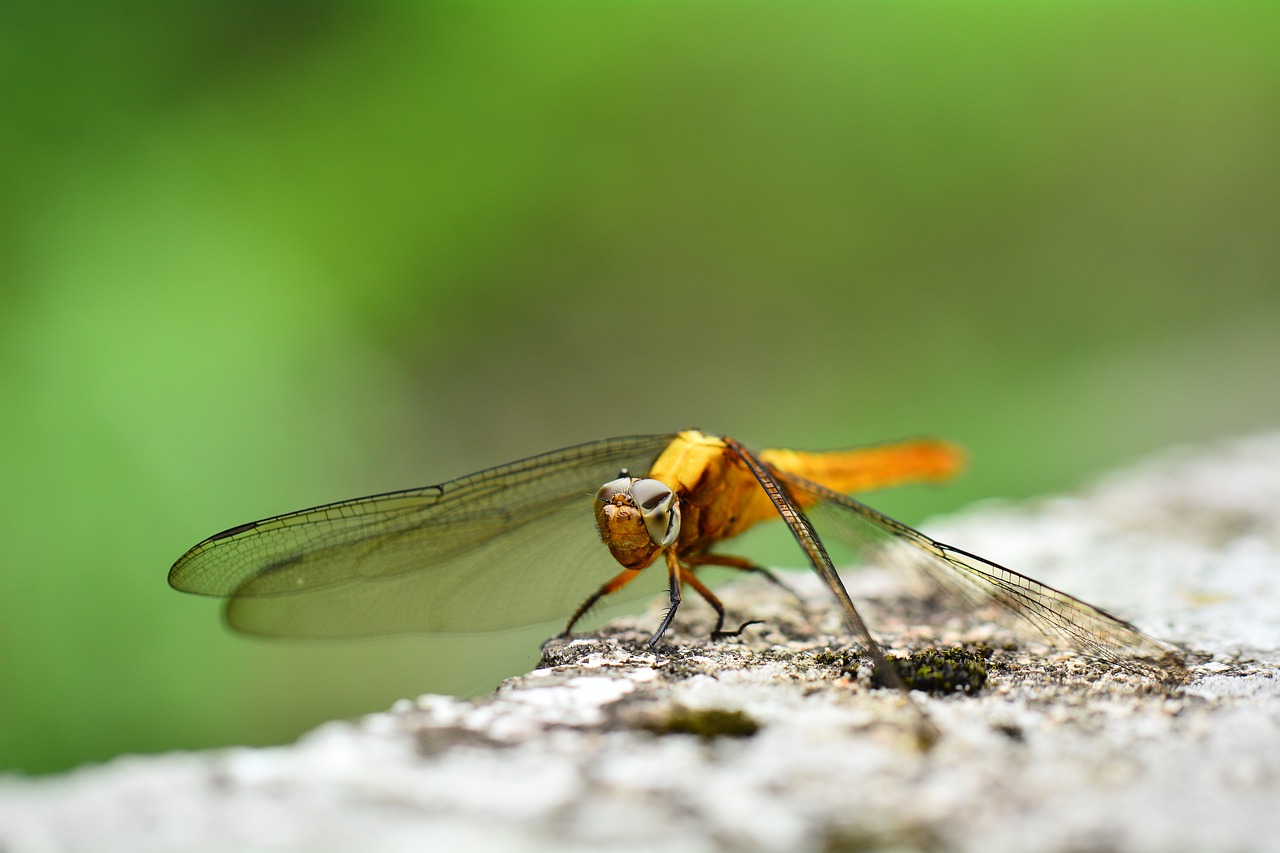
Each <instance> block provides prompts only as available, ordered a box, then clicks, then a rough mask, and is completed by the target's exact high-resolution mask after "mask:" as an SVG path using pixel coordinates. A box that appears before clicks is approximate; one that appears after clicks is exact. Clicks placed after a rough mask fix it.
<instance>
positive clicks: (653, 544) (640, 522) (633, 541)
mask: <svg viewBox="0 0 1280 853" xmlns="http://www.w3.org/2000/svg"><path fill="white" fill-rule="evenodd" d="M622 474H623V476H620V477H619V478H618V479H616V480H610V481H609V482H607V483H605V484H604V485H603V486H601V487H600V490H599V491H598V492H596V524H597V525H598V526H599V528H600V538H601V539H603V540H604V544H605V545H607V546H608V547H609V550H610V551H611V552H612V553H613V556H614V559H616V560H617V561H618V562H619V563H621V564H622V565H624V566H626V567H627V568H629V569H643V568H644V567H645V566H647V565H649V564H650V563H652V562H653V561H654V560H655V559H656V558H657V556H658V554H659V553H660V552H661V551H662V549H663V548H667V547H669V546H671V545H674V544H675V541H676V539H677V538H678V537H679V536H680V499H679V498H678V497H677V496H676V493H675V491H674V490H673V489H672V488H671V487H670V486H668V485H667V484H666V483H663V482H661V481H659V480H648V479H641V478H639V477H630V476H627V475H626V472H625V471H624V472H622Z"/></svg>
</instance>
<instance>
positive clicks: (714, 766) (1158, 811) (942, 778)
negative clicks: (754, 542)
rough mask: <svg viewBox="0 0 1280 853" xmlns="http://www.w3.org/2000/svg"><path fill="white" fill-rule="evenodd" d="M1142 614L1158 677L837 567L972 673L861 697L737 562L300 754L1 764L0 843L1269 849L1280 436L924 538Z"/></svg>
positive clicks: (841, 648) (772, 590)
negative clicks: (1164, 646) (676, 600)
mask: <svg viewBox="0 0 1280 853" xmlns="http://www.w3.org/2000/svg"><path fill="white" fill-rule="evenodd" d="M925 529H926V530H927V531H928V532H930V533H931V534H932V535H934V536H935V537H937V538H939V539H941V540H942V541H945V542H951V543H954V544H957V545H961V546H962V547H964V548H966V549H967V550H971V551H974V552H976V553H980V554H984V555H988V556H991V557H993V558H995V559H997V560H999V561H1000V562H1002V563H1004V564H1006V565H1010V566H1013V567H1016V568H1018V569H1019V570H1020V571H1023V572H1024V573H1026V574H1029V575H1031V576H1033V577H1036V578H1037V579H1039V580H1042V581H1045V582H1048V583H1052V584H1054V585H1056V586H1059V587H1061V588H1064V589H1066V590H1068V591H1070V592H1072V593H1073V594H1076V595H1078V596H1080V597H1081V598H1084V599H1085V600H1087V601H1091V602H1094V603H1097V604H1100V605H1102V606H1105V607H1107V608H1108V609H1109V610H1111V611H1112V612H1115V613H1117V614H1118V615H1121V616H1122V617H1124V618H1126V619H1129V620H1131V621H1133V622H1135V623H1137V624H1138V625H1140V626H1141V627H1142V628H1143V629H1144V630H1146V631H1147V632H1148V633H1150V634H1152V635H1154V636H1157V637H1159V638H1161V639H1163V640H1166V641H1168V642H1170V643H1172V644H1173V645H1174V646H1175V647H1176V648H1178V649H1179V650H1180V652H1181V653H1182V654H1183V655H1184V656H1185V657H1186V659H1187V662H1188V666H1189V669H1190V674H1191V677H1190V680H1189V682H1188V683H1187V684H1185V685H1180V686H1170V685H1166V684H1161V683H1158V682H1155V681H1153V680H1151V679H1150V678H1147V677H1144V676H1143V675H1142V674H1140V673H1135V672H1129V671H1117V670H1113V669H1110V668H1107V667H1105V666H1103V665H1100V664H1097V663H1093V662H1090V661H1087V660H1082V659H1080V658H1078V657H1075V656H1072V655H1070V654H1067V653H1064V652H1061V651H1059V650H1054V649H1049V648H1046V647H1044V646H1043V645H1040V644H1037V643H1034V642H1027V641H1026V640H1025V639H1019V638H1010V637H1008V636H1006V635H1005V634H1004V633H1003V632H1002V629H999V628H997V627H995V626H993V625H990V624H983V623H981V622H979V623H976V624H974V623H973V622H972V621H967V620H965V619H964V618H962V617H963V614H949V613H943V612H934V611H933V610H932V609H931V608H932V606H933V605H932V603H931V602H929V603H922V602H921V601H920V600H918V599H913V598H912V597H911V594H910V590H909V589H907V588H905V587H903V586H901V585H900V584H899V582H898V581H897V580H896V579H895V578H893V577H892V576H889V575H886V574H884V573H880V572H878V571H876V570H874V569H869V570H866V571H862V572H850V573H848V574H846V580H847V582H848V584H849V587H850V591H851V592H852V593H853V595H854V597H855V599H857V600H858V601H859V602H860V604H865V610H866V611H867V613H868V614H871V613H875V614H877V619H876V620H875V622H874V625H873V629H874V630H875V632H876V634H877V636H878V637H879V638H880V640H881V641H882V642H883V644H884V645H885V647H886V648H887V649H888V650H891V651H894V652H898V653H910V652H913V651H918V650H920V649H923V648H926V647H928V646H931V645H938V646H943V647H946V646H951V645H957V644H969V645H970V646H972V645H973V644H977V643H982V644H985V645H986V646H988V647H990V648H991V649H992V651H991V653H990V655H989V657H988V658H987V664H988V668H989V673H988V680H987V684H986V686H985V687H984V688H982V689H981V690H979V691H978V692H976V693H975V694H973V695H966V694H965V693H964V692H962V691H960V692H956V693H952V694H949V695H948V694H945V693H942V694H924V693H920V692H916V693H914V694H913V700H914V702H915V703H916V705H918V707H919V708H920V709H922V710H923V711H924V712H925V713H926V714H927V715H928V718H929V719H930V720H932V722H933V724H934V725H935V726H936V727H937V728H938V730H939V731H940V733H941V736H940V737H939V738H938V740H937V741H936V743H935V744H934V745H933V746H932V748H929V749H924V748H921V746H920V744H919V742H918V741H917V739H916V738H914V737H913V736H912V731H913V724H912V721H913V719H914V712H913V711H912V709H911V707H910V706H909V705H908V704H907V703H906V702H905V701H904V699H903V697H902V696H901V695H900V694H897V693H895V692H893V691H891V690H878V689H873V688H872V687H871V684H870V667H869V666H867V665H865V663H864V662H863V661H862V660H861V658H860V657H859V656H858V654H857V652H856V650H852V649H851V647H850V646H849V643H848V640H847V638H846V637H845V636H844V634H843V632H842V630H841V627H840V623H839V621H838V619H837V616H836V613H835V611H834V608H833V607H831V606H829V604H828V600H829V599H828V593H827V592H826V590H825V589H824V588H823V587H822V585H821V583H820V581H819V580H818V579H817V578H816V577H815V576H811V575H808V574H796V575H788V576H787V580H788V582H789V583H790V584H791V585H792V586H793V587H794V588H795V589H796V591H797V592H798V593H799V597H800V598H801V601H800V602H797V601H795V600H793V599H791V598H790V597H788V596H787V595H785V594H783V593H782V592H781V591H780V590H778V589H777V588H776V587H774V586H773V585H771V584H768V583H766V582H764V581H763V580H760V579H755V578H747V579H744V580H742V581H738V582H735V583H732V584H729V585H727V586H725V587H723V588H722V589H723V592H724V596H723V597H724V599H725V603H726V604H727V605H728V607H729V610H730V612H731V614H732V615H741V616H742V617H744V618H745V617H750V618H756V619H763V620H765V621H764V624H762V625H757V626H752V627H750V628H748V629H747V630H746V631H745V632H744V633H743V635H742V636H741V637H739V638H737V639H734V640H728V641H717V642H711V641H708V640H706V639H704V638H705V637H706V634H707V632H708V630H709V629H710V619H709V616H708V614H707V613H706V611H705V608H703V607H700V606H699V605H698V604H696V603H695V602H693V601H692V600H690V601H689V602H688V603H687V605H686V607H685V608H684V609H682V611H681V614H680V618H679V619H678V620H677V622H676V626H675V629H674V631H673V632H672V633H671V635H670V636H669V639H670V642H669V643H667V644H664V645H662V646H660V647H659V648H658V650H657V651H649V650H648V649H646V648H645V646H644V643H643V641H644V639H646V637H647V636H648V632H649V630H651V629H652V626H653V625H654V624H655V622H656V619H657V613H658V611H657V610H654V611H651V612H650V613H648V614H646V615H644V616H641V617H637V618H633V619H626V620H619V621H617V622H614V623H611V624H610V625H608V626H606V627H605V628H604V629H603V630H601V631H600V632H598V633H597V634H596V635H593V636H591V637H585V638H578V639H573V640H567V641H553V642H551V643H549V644H548V645H547V647H546V649H545V653H544V659H543V661H542V664H541V666H540V668H538V669H536V670H534V671H533V672H531V673H529V674H527V675H524V676H521V677H518V678H514V679H511V680H510V681H508V682H506V683H505V684H503V685H502V686H501V687H500V688H499V689H498V690H497V691H496V692H495V693H494V694H493V695H491V696H489V697H485V698H483V699H480V700H474V701H473V700H463V699H455V698H450V697H445V696H422V697H420V698H418V699H417V700H414V701H402V702H399V703H397V704H396V706H395V707H393V708H392V709H390V710H389V711H387V712H386V713H380V714H373V715H370V716H368V717H366V718H364V719H362V720H359V721H357V722H354V723H331V724H328V725H326V726H322V727H320V728H318V729H316V730H315V731H312V732H310V733H309V734H307V735H305V736H304V737H303V738H301V739H300V740H299V741H298V742H297V743H296V744H293V745H291V746H287V747H279V748H272V749H228V750H222V751H216V752H210V753H203V754H174V755H165V756H156V757H122V758H119V759H117V760H115V761H112V762H110V763H108V764H106V765H103V766H98V767H88V768H84V769H81V770H77V771H74V772H71V773H68V774H64V775H61V776H56V777H50V778H43V779H35V780H31V779H22V778H17V777H8V778H0V851H4V853H28V852H29V851H30V852H31V853H34V851H110V850H129V851H136V852H137V853H142V852H143V851H161V850H163V851H176V850H183V851H197V850H211V851H212V850H229V849H235V850H253V851H258V850H261V851H285V850H307V851H311V850H362V851H363V850H379V851H399V850H405V851H409V850H413V851H420V850H424V849H446V850H447V849H468V850H517V851H524V850H528V851H540V850H548V851H550V850H557V851H561V850H656V849H661V850H663V851H667V853H675V851H710V850H729V849H731V850H787V851H806V850H808V851H834V850H868V849H901V850H914V849H946V850H982V851H991V850H1028V849H1035V850H1053V851H1056V850H1062V851H1068V850H1080V849H1113V850H1151V849H1160V850H1173V849H1214V850H1263V849H1280V809H1277V808H1276V804H1277V803H1280V434H1277V435H1267V436H1260V437H1255V438H1250V439H1245V440H1238V441H1234V442H1231V443H1223V444H1222V445H1220V446H1216V447H1207V448H1206V447H1202V448H1196V449H1183V450H1177V451H1172V452H1169V453H1166V454H1163V455H1161V456H1159V457H1158V458H1154V459H1151V460H1149V461H1147V462H1144V463H1142V464H1139V465H1137V466H1135V467H1132V468H1130V469H1127V470H1124V471H1121V472H1117V473H1115V474H1114V475H1112V476H1110V477H1108V478H1106V479H1104V480H1102V481H1100V482H1099V483H1097V484H1096V485H1095V486H1094V487H1092V488H1090V489H1088V490H1086V491H1084V492H1082V493H1080V494H1077V495H1072V496H1066V497H1054V498H1048V499H1043V500H1039V501H1035V502H1032V503H1029V504H1026V505H1019V506H1011V505H1000V504H989V505H984V506H979V507H976V508H973V509H972V510H970V511H968V512H965V513H963V514H960V515H957V516H953V517H951V518H948V519H942V520H938V521H936V522H935V523H933V524H930V525H926V528H925Z"/></svg>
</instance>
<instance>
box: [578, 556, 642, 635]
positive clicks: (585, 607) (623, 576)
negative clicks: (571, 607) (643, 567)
mask: <svg viewBox="0 0 1280 853" xmlns="http://www.w3.org/2000/svg"><path fill="white" fill-rule="evenodd" d="M639 574H640V572H639V571H638V570H636V569H623V570H622V571H620V572H618V573H617V574H616V575H614V576H613V577H612V578H610V579H609V581H608V583H606V584H604V585H603V586H601V587H600V588H599V589H597V590H596V591H595V592H593V593H591V595H589V596H588V597H587V600H586V601H584V602H582V603H581V604H579V605H578V609H577V610H575V611H573V615H572V616H571V617H569V624H568V625H565V626H564V630H563V631H561V632H560V636H561V637H567V636H569V632H570V631H572V630H573V626H574V625H576V624H577V622H578V620H579V619H581V618H582V617H583V616H586V615H587V611H589V610H590V609H591V608H593V607H595V606H596V602H598V601H599V600H600V599H602V598H604V597H605V596H606V595H610V594H612V593H615V592H617V591H618V590H620V589H622V588H623V587H624V586H626V585H627V584H629V583H631V582H632V581H633V580H635V579H636V576H637V575H639Z"/></svg>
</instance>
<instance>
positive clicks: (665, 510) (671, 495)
mask: <svg viewBox="0 0 1280 853" xmlns="http://www.w3.org/2000/svg"><path fill="white" fill-rule="evenodd" d="M631 498H632V499H633V500H634V501H635V502H636V506H637V507H639V508H640V515H641V516H642V517H643V518H644V526H645V529H646V530H648V531H649V538H650V539H652V540H653V541H654V543H655V544H657V545H658V546H659V547H662V548H666V547H667V546H669V545H672V544H674V543H675V541H676V538H677V537H678V536H679V535H680V501H679V500H678V499H677V498H676V493H675V492H673V491H672V490H671V487H670V486H668V485H667V484H666V483H663V482H662V481H660V480H636V481H635V482H634V483H632V484H631Z"/></svg>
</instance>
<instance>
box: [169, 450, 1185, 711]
mask: <svg viewBox="0 0 1280 853" xmlns="http://www.w3.org/2000/svg"><path fill="white" fill-rule="evenodd" d="M961 464H962V454H961V452H960V450H959V449H958V448H956V447H955V446H953V445H951V444H949V443H946V442H942V441H937V440H930V439H917V440H913V441H906V442H899V443H894V444H885V445H879V446H871V447H861V448H854V449H850V450H841V451H824V452H806V451H795V450H785V449H770V450H762V451H760V452H758V453H757V452H754V451H752V450H750V449H748V448H747V447H746V446H744V445H743V444H741V443H740V442H738V441H737V440H735V439H733V438H729V437H727V436H719V435H710V434H704V433H702V432H700V431H698V430H684V431H682V432H676V433H666V434H658V435H640V436H629V437H623V438H607V439H600V440H596V441H590V442H587V443H584V444H578V445H574V446H572V447H566V448H564V449H561V450H555V451H552V452H550V453H544V454H541V455H538V456H533V457H530V458H527V459H523V460H520V461H517V462H512V463H509V464H507V465H501V466H499V467H496V468H489V469H487V470H484V471H480V472H478V473H475V474H471V475H469V476H466V477H462V478H459V479H456V480H450V481H449V482H446V483H441V484H439V485H435V486H427V487H424V488H416V489H408V490H404V491H396V492H388V493H386V494H379V495H373V496H370V497H363V498H356V499H353V500H345V501H339V502H337V503H331V504H326V505H323V506H317V507H313V508H311V509H304V510H300V511H297V512H291V513H286V514H285V515H278V516H274V517H271V518H266V519H262V520H260V521H252V522H249V523H247V524H241V525H238V526H236V527H232V528H230V529H228V530H224V531H222V532H221V533H216V534H214V535H213V536H210V537H209V538H208V539H205V540H204V541H202V542H200V543H199V544H197V545H195V546H194V547H192V548H191V549H190V550H189V551H187V552H186V553H185V554H183V555H182V557H180V558H179V559H178V561H177V562H176V563H175V564H174V565H173V567H172V569H171V570H170V572H169V584H170V585H171V586H173V587H174V588H175V589H178V590H182V591H184V592H191V593H199V594H203V595H210V596H221V597H224V598H226V599H227V601H226V605H225V610H224V614H225V618H226V621H227V623H228V624H229V625H230V626H231V627H232V628H233V629H235V630H237V631H240V632H244V633H248V634H253V635H264V636H272V637H317V638H337V637H358V636H371V635H379V634H400V633H413V632H427V633H459V632H478V631H492V630H501V629H507V628H513V627H517V626H520V625H528V624H534V623H538V622H546V621H549V620H551V619H563V618H564V617H565V614H569V618H568V623H567V624H566V626H565V629H564V632H563V634H562V635H561V636H568V635H569V634H570V632H571V631H572V630H573V628H574V626H575V625H576V624H577V623H578V622H579V621H580V620H581V619H582V618H583V617H584V616H585V615H586V614H587V612H588V611H590V610H591V609H592V608H593V607H594V606H595V605H596V604H598V603H599V602H601V601H602V600H604V599H608V598H610V597H611V596H615V597H621V596H625V595H626V588H627V587H628V586H629V585H630V584H632V582H633V581H634V580H635V579H636V578H637V577H639V576H640V575H641V573H642V572H644V571H645V570H646V569H649V568H650V567H651V566H654V565H655V564H661V565H662V566H663V567H665V569H666V573H667V578H668V581H669V586H668V595H669V607H668V608H667V610H666V612H665V614H664V616H663V617H662V620H661V623H660V624H659V625H658V627H657V629H656V631H654V633H653V635H652V636H651V637H650V638H649V640H648V646H649V648H650V649H653V648H655V647H656V646H657V645H658V644H659V642H660V641H661V639H662V637H663V636H664V635H665V634H666V632H667V631H668V629H669V628H670V627H671V624H672V620H673V619H674V617H675V615H676V612H677V610H678V608H679V606H680V604H681V601H682V600H683V591H684V589H685V588H689V589H692V590H693V591H694V592H696V593H697V594H698V595H699V596H700V597H701V598H702V599H704V600H705V601H706V602H707V603H708V604H709V605H710V607H711V608H712V610H714V612H715V614H716V622H715V627H714V629H713V631H712V635H713V636H714V637H725V636H733V635H736V634H739V633H741V632H742V630H743V629H744V628H745V627H747V626H748V625H751V624H754V622H747V623H744V624H742V625H741V626H740V627H738V628H737V629H736V630H733V631H726V630H724V624H725V619H726V614H725V608H724V605H723V604H722V603H721V601H720V599H719V598H718V597H717V596H716V595H715V593H714V592H712V590H711V589H710V588H709V587H708V586H707V585H706V583H704V581H703V580H702V579H700V578H699V576H698V571H699V570H700V569H701V568H703V567H706V566H721V567H727V568H729V569H734V570H740V571H742V572H752V573H759V574H762V575H764V576H765V577H767V578H769V579H771V580H774V581H777V578H776V577H775V576H774V575H773V574H772V573H771V572H769V570H768V569H766V568H765V567H762V566H759V565H757V564H756V563H754V562H752V561H751V560H749V559H746V558H744V557H741V556H737V555H735V554H730V553H726V552H724V551H722V550H720V548H721V546H722V545H723V544H724V543H725V542H728V541H730V540H732V539H733V538H734V537H736V536H738V535H739V534H741V533H743V532H745V531H746V530H748V529H749V528H751V527H754V526H755V525H757V524H759V523H762V522H765V521H769V520H777V519H781V520H782V521H783V522H784V523H785V525H786V526H787V528H788V529H789V530H790V532H791V535H792V536H793V537H794V539H795V541H796V543H797V544H798V545H799V547H800V550H801V551H802V552H803V554H804V556H805V558H806V560H807V562H808V563H809V565H810V567H811V568H812V569H813V570H814V571H815V572H816V573H817V574H818V575H819V576H820V577H821V578H822V580H823V581H824V582H825V585H826V587H827V588H828V589H829V590H830V592H831V594H832V596H833V597H834V600H835V603H836V605H837V607H838V608H839V611H840V613H841V616H842V617H843V621H844V623H845V625H846V627H847V629H848V630H849V631H850V633H851V634H852V635H853V637H854V638H856V640H857V641H858V642H859V643H860V644H861V645H862V646H863V647H864V648H865V649H866V650H867V652H868V653H869V654H870V656H871V657H872V658H873V660H874V662H875V664H876V666H877V667H884V668H886V669H887V664H886V663H885V657H884V654H883V652H882V651H881V649H880V646H879V645H878V643H877V642H876V640H875V638H874V637H873V636H872V634H871V631H870V630H869V629H868V627H867V623H866V622H865V621H864V620H863V618H862V615H861V614H860V612H859V611H858V608H857V606H856V605H855V604H854V601H853V599H852V598H851V597H850V595H849V593H848V591H847V590H846V588H845V586H844V583H843V582H842V580H841V578H840V575H839V573H838V572H837V570H836V568H835V565H834V564H833V562H832V559H831V557H830V556H829V554H828V552H827V549H826V546H825V544H824V542H823V539H822V537H828V538H830V539H832V540H840V541H842V542H844V543H845V544H846V545H850V546H852V547H853V548H854V549H855V553H857V554H858V555H860V558H861V559H862V560H863V561H866V562H876V563H878V564H893V565H900V566H907V567H910V568H912V569H915V570H917V571H919V572H921V573H923V575H924V576H925V577H927V578H929V579H931V580H932V581H934V582H936V583H937V584H938V585H939V586H940V587H942V588H943V589H945V590H947V591H949V592H951V593H955V594H957V595H958V596H959V597H960V600H961V601H962V602H964V603H965V604H966V606H970V607H975V608H976V607H983V606H989V605H994V607H995V609H996V610H998V611H1000V612H1001V613H1003V614H1004V615H1006V616H1008V617H1010V618H1011V620H1012V621H1013V622H1015V623H1018V624H1019V625H1021V626H1022V627H1024V628H1029V629H1032V630H1033V631H1034V632H1035V633H1036V634H1038V635H1040V636H1041V637H1042V638H1043V639H1045V640H1047V641H1048V642H1049V643H1050V644H1051V645H1054V646H1057V647H1060V648H1066V649H1073V650H1075V651H1076V652H1078V653H1081V654H1083V655H1085V656H1087V657H1089V658H1092V659H1095V660H1099V661H1102V662H1105V663H1108V664H1111V665H1114V666H1117V667H1122V668H1137V669H1139V670H1142V671H1143V672H1145V673H1150V674H1154V675H1155V676H1157V677H1158V678H1160V679H1161V680H1165V681H1170V682H1178V681H1182V680H1184V678H1185V675H1186V669H1185V666H1184V664H1183V662H1182V660H1181V659H1180V658H1179V656H1178V655H1177V653H1176V652H1174V651H1173V650H1172V649H1171V648H1169V647H1168V646H1166V645H1164V644H1162V643H1160V642H1159V641H1157V640H1155V639H1153V638H1151V637H1149V636H1147V635H1146V634H1144V633H1143V632H1142V631H1141V630H1139V629H1138V628H1137V627H1135V626H1134V625H1132V624H1130V623H1129V622H1126V621H1124V620H1123V619H1120V618H1119V617H1117V616H1113V615H1112V614H1110V613H1108V612H1106V611H1105V610H1102V609H1100V608H1098V607H1095V606H1093V605H1091V604H1088V603H1086V602H1084V601H1082V600H1080V599H1079V598H1076V597H1074V596H1072V595H1069V594H1068V593H1066V592H1063V591H1061V590H1058V589H1055V588H1053V587H1051V586H1049V585H1047V584H1044V583H1041V582H1039V581H1036V580H1034V579H1032V578H1030V577H1027V576H1026V575H1023V574H1019V573H1018V572H1016V571H1013V570H1012V569H1008V568H1005V567H1003V566H1001V565H999V564H997V563H994V562H991V561H990V560H987V559H985V558H983V557H980V556H978V555H976V554H973V553H970V552H968V551H964V550H961V549H960V548H956V547H954V546H951V545H946V544H943V543H941V542H938V541H935V540H934V539H931V538H930V537H928V536H926V535H925V534H923V533H921V532H920V531H918V530H916V529H914V528H912V527H909V526H907V525H905V524H903V523H901V522H899V521H895V520H894V519H892V518H889V517H888V516H886V515H883V514H881V513H879V512H877V511H876V510H874V509H872V508H871V507H869V506H867V505H866V504H864V503H862V502H860V501H858V500H856V499H854V498H852V497H850V496H849V494H850V493H857V492H863V491H869V490H872V489H876V488H883V487H887V486H896V485H903V484H907V483H918V482H930V481H939V480H945V479H948V478H950V477H951V476H953V475H954V474H955V473H956V472H957V471H958V470H959V468H960V467H961ZM593 517H594V521H595V523H594V524H593V523H592V518H593ZM904 689H905V688H904Z"/></svg>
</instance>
